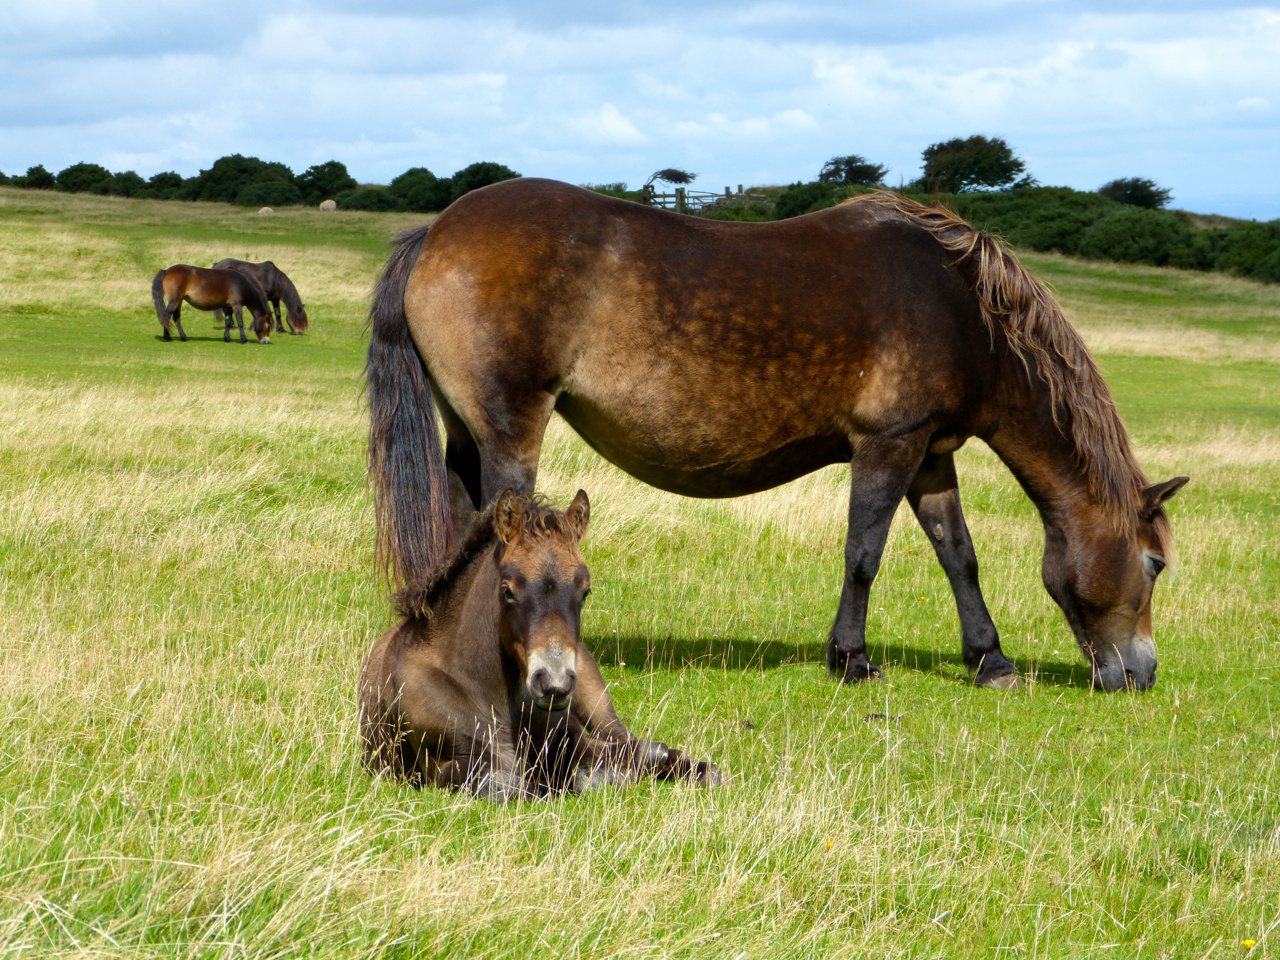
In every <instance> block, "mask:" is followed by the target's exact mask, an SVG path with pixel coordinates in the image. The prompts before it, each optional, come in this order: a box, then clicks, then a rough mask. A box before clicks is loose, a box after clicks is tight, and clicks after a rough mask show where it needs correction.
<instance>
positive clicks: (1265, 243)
mask: <svg viewBox="0 0 1280 960" xmlns="http://www.w3.org/2000/svg"><path fill="white" fill-rule="evenodd" d="M1213 265H1214V267H1215V268H1216V269H1218V270H1226V271H1228V272H1229V273H1234V274H1236V275H1237V276H1241V277H1251V278H1253V279H1254V280H1266V281H1268V282H1270V283H1280V220H1272V221H1270V222H1268V223H1251V222H1244V223H1237V224H1235V225H1233V226H1231V227H1228V228H1227V229H1226V230H1224V231H1222V234H1221V237H1220V239H1219V242H1218V247H1217V250H1216V251H1215V256H1214V263H1213Z"/></svg>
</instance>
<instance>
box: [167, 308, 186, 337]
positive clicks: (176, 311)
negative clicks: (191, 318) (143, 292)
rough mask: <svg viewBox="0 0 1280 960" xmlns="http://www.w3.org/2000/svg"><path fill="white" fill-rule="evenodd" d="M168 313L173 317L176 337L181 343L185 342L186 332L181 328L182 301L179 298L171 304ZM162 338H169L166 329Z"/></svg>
mask: <svg viewBox="0 0 1280 960" xmlns="http://www.w3.org/2000/svg"><path fill="white" fill-rule="evenodd" d="M170 313H171V315H172V317H173V325H174V326H175V327H177V328H178V339H179V340H181V341H182V342H183V343H186V342H187V332H186V331H185V330H183V329H182V301H181V300H179V301H178V302H177V303H176V304H174V305H173V307H172V308H171V310H170ZM164 338H165V339H166V340H168V339H169V331H168V330H166V331H165V337H164Z"/></svg>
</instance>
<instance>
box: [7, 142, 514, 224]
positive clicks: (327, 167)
mask: <svg viewBox="0 0 1280 960" xmlns="http://www.w3.org/2000/svg"><path fill="white" fill-rule="evenodd" d="M518 176H520V174H518V173H516V172H515V171H514V170H512V169H510V168H509V167H505V166H503V165H502V164H500V163H490V162H481V163H473V164H471V165H470V166H468V167H464V168H463V169H462V170H459V171H458V172H457V173H455V174H454V175H453V176H451V177H437V176H436V175H435V174H433V173H432V172H431V171H430V170H428V169H427V168H426V167H414V168H413V169H412V170H409V171H406V172H405V173H403V174H401V175H400V176H399V177H397V178H396V179H395V180H393V181H392V182H391V186H389V187H366V188H364V189H360V188H359V185H358V184H357V183H356V181H355V178H354V177H352V176H351V174H350V173H348V172H347V168H346V166H345V165H344V164H342V163H339V162H338V161H337V160H330V161H328V162H327V163H321V164H317V165H315V166H313V167H308V168H307V169H306V171H304V172H303V173H300V174H295V173H294V172H293V171H292V170H290V169H289V168H288V167H287V166H285V165H284V164H283V163H269V162H267V161H264V160H259V159H258V158H257V157H243V156H241V155H240V154H238V153H236V154H232V155H231V156H228V157H221V158H219V159H218V160H215V161H214V163H213V166H211V167H210V168H209V169H208V170H201V171H200V172H199V173H198V174H197V175H196V176H194V177H183V176H182V175H181V174H178V173H173V172H171V171H169V172H165V173H157V174H156V175H155V176H153V177H151V178H150V179H148V180H144V179H143V178H142V177H140V176H139V175H138V174H137V173H135V172H133V171H132V170H129V171H126V172H124V173H112V172H111V171H110V170H108V169H107V168H106V167H103V166H99V165H98V164H96V163H76V164H72V165H71V166H69V167H67V168H66V169H65V170H61V171H59V172H58V173H57V174H56V175H55V174H52V173H50V172H49V171H48V170H46V169H45V168H44V166H43V165H37V166H34V167H30V168H28V170H27V172H26V174H25V175H23V176H17V177H6V176H5V175H4V174H3V173H0V185H4V184H7V185H9V186H15V187H26V188H29V189H35V190H62V191H65V192H68V193H96V194H105V195H114V196H121V197H137V198H142V199H154V200H209V201H215V202H221V203H234V204H239V205H240V206H244V207H263V206H270V207H283V206H290V205H297V204H305V205H307V206H315V205H316V204H319V203H320V202H321V201H323V200H330V199H331V200H334V201H336V202H337V204H338V206H339V207H342V208H346V209H353V210H414V211H419V212H427V211H435V210H443V209H444V208H445V207H446V206H448V205H449V204H450V203H452V202H453V201H454V200H455V199H457V198H458V197H460V196H462V194H464V193H466V192H467V191H469V190H475V189H476V188H478V187H483V186H486V185H487V184H490V183H496V182H498V181H499V180H509V179H511V178H512V177H518Z"/></svg>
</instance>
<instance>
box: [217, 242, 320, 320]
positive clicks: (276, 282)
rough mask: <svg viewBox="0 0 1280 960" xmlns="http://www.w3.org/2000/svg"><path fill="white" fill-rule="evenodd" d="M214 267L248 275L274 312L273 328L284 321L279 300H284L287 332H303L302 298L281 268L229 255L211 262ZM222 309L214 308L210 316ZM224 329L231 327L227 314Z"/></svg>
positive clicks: (268, 261) (268, 263)
mask: <svg viewBox="0 0 1280 960" xmlns="http://www.w3.org/2000/svg"><path fill="white" fill-rule="evenodd" d="M213 267H214V269H215V270H239V271H240V272H241V273H243V274H244V275H245V276H247V277H251V278H252V279H253V280H254V281H255V282H256V283H257V284H258V286H260V287H261V288H262V292H263V293H265V294H266V295H267V301H268V302H269V303H270V304H271V309H272V310H273V311H274V312H275V315H276V329H277V330H283V329H284V324H283V323H281V321H280V301H281V300H283V301H284V305H285V307H286V308H287V309H288V311H289V312H288V314H287V318H286V319H287V320H288V324H289V332H290V333H294V334H300V333H306V332H307V310H306V308H305V307H304V306H303V305H302V298H301V297H300V296H298V288H297V287H295V286H294V285H293V281H292V280H290V279H289V278H288V277H287V276H286V275H285V272H284V271H283V270H281V269H280V268H279V267H277V266H276V265H275V264H274V263H272V262H271V261H270V260H263V261H262V262H261V263H250V262H249V261H248V260H236V259H234V258H232V257H226V258H225V259H223V260H219V261H218V262H217V263H215V264H214V265H213ZM221 312H222V311H220V310H215V311H214V316H215V317H218V319H221V317H220V316H218V315H219V314H220V313H221ZM227 330H228V331H230V330H231V317H230V316H228V317H227Z"/></svg>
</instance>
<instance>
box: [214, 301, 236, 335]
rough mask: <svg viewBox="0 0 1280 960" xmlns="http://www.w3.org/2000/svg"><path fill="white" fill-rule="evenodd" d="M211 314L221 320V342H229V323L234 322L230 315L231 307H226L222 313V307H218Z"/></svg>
mask: <svg viewBox="0 0 1280 960" xmlns="http://www.w3.org/2000/svg"><path fill="white" fill-rule="evenodd" d="M213 315H214V316H215V317H218V318H220V319H221V320H222V342H223V343H230V342H231V325H232V324H233V323H235V319H234V318H233V317H232V316H231V309H230V308H228V309H227V311H226V312H225V313H224V312H223V311H222V308H221V307H219V308H218V309H217V310H215V311H214V312H213Z"/></svg>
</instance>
